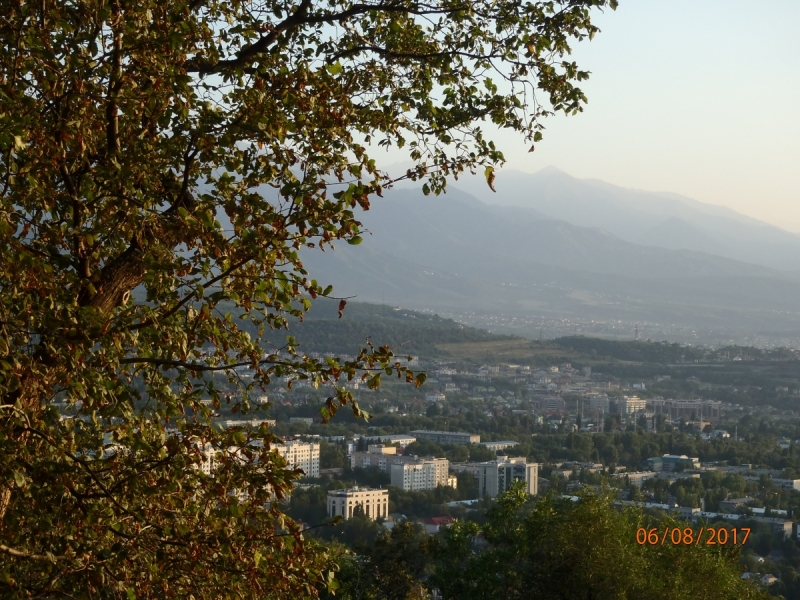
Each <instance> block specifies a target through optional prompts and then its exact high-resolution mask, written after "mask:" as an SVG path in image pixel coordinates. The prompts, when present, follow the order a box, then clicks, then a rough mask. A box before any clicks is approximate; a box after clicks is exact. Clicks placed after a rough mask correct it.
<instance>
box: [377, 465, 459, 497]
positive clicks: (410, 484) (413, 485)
mask: <svg viewBox="0 0 800 600" xmlns="http://www.w3.org/2000/svg"><path fill="white" fill-rule="evenodd" d="M447 471H448V460H447V459H446V458H420V459H417V460H411V461H407V462H403V463H394V464H392V465H391V470H390V474H391V478H392V485H393V486H395V487H399V488H403V489H404V490H406V491H407V492H416V491H418V490H433V489H436V486H439V485H442V486H445V485H447V484H448V472H447Z"/></svg>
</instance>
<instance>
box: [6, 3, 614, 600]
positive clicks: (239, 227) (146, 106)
mask: <svg viewBox="0 0 800 600" xmlns="http://www.w3.org/2000/svg"><path fill="white" fill-rule="evenodd" d="M615 4H616V2H615V0H569V1H567V0H562V1H554V2H535V3H527V2H522V1H521V0H492V1H489V0H478V1H472V0H470V1H465V0H432V1H431V2H427V3H419V2H416V1H409V0H374V1H373V0H368V1H366V2H359V3H350V2H349V1H344V0H330V1H327V2H321V1H317V0H299V1H291V0H225V1H222V0H162V1H158V2H156V1H155V0H137V1H136V2H131V1H128V0H66V1H64V2H38V3H30V2H11V1H10V0H2V1H0V14H2V15H3V16H2V20H0V42H2V43H0V115H2V116H0V186H1V187H0V189H1V190H2V191H1V192H0V236H2V243H0V537H2V544H1V545H0V589H2V591H3V595H4V596H6V597H9V596H10V597H29V596H31V595H33V596H39V597H47V596H53V597H56V596H70V595H71V596H73V597H82V598H97V597H133V596H142V597H150V596H156V595H158V596H160V597H164V598H177V597H180V598H185V597H190V596H193V597H195V598H216V597H220V596H240V597H254V596H258V597H263V596H264V595H266V596H268V597H275V598H278V597H301V596H314V595H316V594H317V590H318V588H319V587H320V586H322V587H325V586H327V585H328V584H329V583H330V581H331V578H330V568H329V561H328V559H327V558H326V555H325V553H324V552H323V551H321V550H320V549H319V548H318V547H317V546H315V545H314V544H313V543H311V542H308V541H306V540H305V539H304V538H303V537H302V536H301V534H300V531H299V529H298V528H297V527H296V526H295V525H294V524H293V523H292V522H291V520H290V519H286V518H285V516H284V515H283V514H282V513H281V511H280V509H279V504H278V503H276V502H273V500H274V499H275V498H276V497H277V498H279V499H280V498H282V497H284V496H285V495H286V494H287V492H288V491H289V490H290V489H291V487H292V485H293V482H294V481H295V480H296V479H297V477H299V475H300V473H299V472H298V471H296V470H294V469H291V468H289V466H287V465H286V464H285V462H284V461H283V460H282V459H281V458H280V456H279V455H278V454H277V453H276V452H275V451H274V449H273V444H274V443H275V441H276V440H275V438H274V437H273V436H272V435H271V433H270V431H269V429H268V427H266V426H260V427H253V428H249V429H242V428H233V429H227V430H221V429H219V428H216V427H215V426H214V425H213V421H212V413H213V411H215V410H216V411H219V410H221V409H222V408H223V407H227V408H228V409H230V411H231V412H233V413H237V412H240V413H246V412H250V411H251V410H253V409H254V405H253V400H254V399H255V396H258V395H260V394H261V393H262V392H261V390H262V389H263V388H264V387H265V386H266V385H268V384H269V383H270V382H271V381H272V380H274V379H276V378H285V379H286V380H288V381H289V384H290V385H291V382H292V381H296V380H307V381H310V382H311V383H313V384H314V385H315V386H327V387H326V389H328V390H330V392H329V397H328V399H327V401H326V402H325V405H324V406H323V407H322V408H321V413H322V417H323V420H324V421H327V420H328V419H329V418H330V417H331V416H332V415H333V414H334V413H335V412H336V411H337V409H339V408H341V407H343V406H345V405H349V406H350V407H351V408H352V410H353V411H354V413H355V414H356V416H360V415H361V414H362V413H361V411H360V409H359V407H358V405H357V404H356V403H355V402H353V398H352V395H351V394H350V393H349V392H348V391H347V390H346V389H345V387H344V386H343V385H341V383H340V382H341V381H342V380H343V379H348V380H350V379H355V378H361V379H363V380H364V381H366V382H368V385H369V387H371V388H375V387H377V386H378V385H379V384H380V377H381V374H382V373H383V372H384V371H385V374H386V375H391V374H393V373H394V374H396V375H398V376H400V377H401V378H406V379H407V380H408V381H410V382H413V383H416V384H417V385H419V384H421V383H422V382H423V380H424V377H423V376H422V375H415V374H414V373H412V372H410V371H407V370H406V369H405V368H403V367H401V366H400V365H399V364H396V363H395V361H394V357H393V354H392V353H391V351H390V350H389V349H388V348H384V347H381V348H375V347H372V346H371V345H367V346H366V347H365V348H364V349H363V350H362V351H361V352H360V353H359V355H358V357H357V358H356V359H354V360H352V361H348V362H338V361H334V360H330V361H329V360H324V361H321V360H315V359H313V358H311V357H309V356H307V355H306V354H304V353H302V352H300V351H299V350H298V348H297V347H296V345H295V344H294V342H293V340H292V339H291V338H288V339H287V343H286V344H285V345H284V346H283V347H280V348H276V347H273V346H269V345H268V344H266V342H262V338H263V337H264V334H265V332H267V331H269V330H271V329H281V328H286V327H288V325H289V323H290V321H291V320H292V319H293V318H302V316H303V314H304V312H305V311H306V310H308V308H309V307H310V304H311V301H312V300H313V299H315V298H318V297H319V296H326V297H332V290H331V288H330V286H328V287H324V286H323V284H321V283H318V282H317V281H316V280H315V279H313V278H312V277H311V276H310V274H309V273H307V272H306V270H305V269H304V267H303V264H302V261H301V260H300V257H299V250H300V249H301V248H309V247H310V248H316V249H323V248H326V247H327V248H331V247H332V246H333V244H334V243H335V242H339V241H346V242H348V243H350V244H357V243H359V242H360V240H361V238H360V235H359V234H360V233H361V229H360V223H359V221H358V220H357V218H356V213H355V211H356V209H358V208H359V207H360V208H361V209H364V210H366V209H368V208H369V205H370V198H371V197H373V196H374V195H380V194H381V192H382V190H383V189H384V188H385V187H387V186H389V185H391V184H392V183H393V182H392V181H391V180H390V179H389V178H388V176H387V175H386V174H385V173H384V172H382V171H381V170H380V168H379V166H378V165H377V164H376V163H375V161H374V160H373V159H372V158H371V157H370V156H369V154H368V151H367V150H368V145H369V144H371V143H377V144H378V145H379V146H391V145H397V146H406V147H407V148H409V150H410V157H411V159H412V160H413V161H414V166H413V167H412V168H411V169H410V170H409V171H408V173H407V174H406V175H405V176H404V178H407V179H412V180H415V181H419V182H420V184H421V185H422V189H423V191H424V192H425V193H430V192H434V193H439V192H441V191H442V190H443V189H444V186H445V179H446V177H447V176H448V175H458V174H459V173H462V172H464V171H465V170H468V169H475V168H483V169H484V173H485V175H486V179H487V183H488V184H489V185H490V186H491V185H492V183H493V179H494V167H495V166H496V165H497V164H500V163H502V160H503V156H502V153H501V152H500V151H499V150H498V149H497V148H496V147H495V146H494V144H492V143H491V141H489V140H487V139H486V138H485V137H484V134H483V131H482V129H481V127H480V122H481V121H483V120H489V121H491V122H492V123H494V124H495V125H496V126H498V127H503V128H510V129H512V130H515V131H517V132H519V134H520V135H521V136H522V137H523V138H525V139H527V140H529V141H530V142H531V143H534V142H538V140H539V139H541V136H542V133H541V130H542V128H543V126H542V123H541V120H542V118H543V117H545V116H547V115H550V114H552V113H554V112H556V111H564V112H566V113H575V112H578V111H580V110H581V108H582V105H583V103H584V102H585V100H586V99H585V96H584V94H583V93H582V92H581V90H580V88H579V87H577V85H578V82H580V81H581V80H583V79H585V78H586V77H587V76H588V74H587V73H586V72H585V71H582V70H581V69H579V67H578V66H577V65H576V64H575V63H574V62H572V61H570V60H568V59H567V58H566V55H567V54H568V52H569V50H570V47H569V45H570V43H572V41H573V40H576V39H582V38H585V37H591V36H593V35H594V34H595V33H596V32H597V28H596V27H595V26H594V25H593V24H592V22H591V17H592V15H591V10H592V9H593V8H602V7H605V6H611V7H614V6H615ZM492 77H494V78H495V79H496V80H497V81H495V80H493V79H492ZM535 92H537V93H535ZM542 95H543V96H544V98H542ZM339 300H340V303H339V310H340V311H342V310H344V309H345V305H346V302H345V300H344V299H339ZM241 370H248V371H250V374H251V375H252V379H251V378H244V377H242V376H241ZM203 465H205V466H209V465H213V467H214V470H213V473H208V472H206V471H208V469H206V470H204V469H201V468H200V467H201V466H203ZM265 557H269V558H268V559H266V558H265Z"/></svg>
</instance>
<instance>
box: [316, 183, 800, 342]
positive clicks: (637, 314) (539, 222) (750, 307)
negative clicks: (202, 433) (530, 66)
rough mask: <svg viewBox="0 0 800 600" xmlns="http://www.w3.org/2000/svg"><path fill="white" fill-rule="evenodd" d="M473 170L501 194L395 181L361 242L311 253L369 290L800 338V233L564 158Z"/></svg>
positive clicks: (512, 310) (319, 264)
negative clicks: (588, 170) (490, 171)
mask: <svg viewBox="0 0 800 600" xmlns="http://www.w3.org/2000/svg"><path fill="white" fill-rule="evenodd" d="M474 182H475V183H480V185H475V186H474V188H473V187H472V186H470V191H472V192H474V193H475V194H478V195H479V196H480V197H481V198H483V199H486V200H489V199H491V200H492V202H494V204H493V205H490V204H486V203H484V202H482V201H481V200H479V199H478V198H476V197H475V196H473V195H470V194H468V193H466V192H464V191H462V190H460V189H458V187H457V186H458V185H459V183H460V184H461V185H463V182H458V183H457V184H456V186H454V187H452V188H450V191H449V192H448V193H447V194H446V195H444V196H440V197H438V198H437V197H424V196H423V195H422V193H421V192H418V191H416V190H411V189H398V190H392V191H388V192H386V193H385V194H384V195H385V198H383V199H379V198H376V199H375V200H374V201H373V205H372V206H373V208H372V209H371V210H370V211H369V212H366V213H361V214H360V215H359V218H360V219H361V220H362V221H363V222H364V225H365V227H366V228H367V229H368V230H369V232H370V233H371V234H372V235H366V236H365V241H364V243H363V244H362V245H360V246H357V247H349V246H347V245H346V244H341V245H340V246H339V247H337V250H336V251H335V252H326V253H324V254H323V253H320V252H318V251H308V252H305V253H304V254H303V260H304V262H305V264H306V266H307V267H308V268H309V269H310V271H311V274H312V276H313V277H315V278H317V279H319V280H320V281H324V282H326V283H333V284H334V286H335V292H336V294H337V295H348V296H349V295H357V296H358V299H359V300H364V301H372V302H381V301H384V300H385V301H388V302H390V303H393V304H401V305H403V306H408V307H411V308H429V309H434V310H441V311H451V312H464V311H482V312H491V313H497V314H499V313H505V314H517V315H528V316H531V315H539V316H545V317H548V318H562V317H563V318H580V319H589V320H591V319H598V320H620V321H627V322H649V323H652V324H661V325H663V326H664V327H667V328H668V327H673V328H675V327H678V328H679V327H685V328H702V329H703V330H706V331H711V330H713V331H717V332H720V331H722V332H725V335H727V334H728V333H730V335H731V336H733V337H736V336H737V335H741V334H742V333H743V332H748V333H753V332H758V333H764V334H765V335H774V336H784V337H786V336H787V335H788V336H792V335H794V336H797V337H798V338H800V275H798V274H796V273H795V272H793V271H800V267H799V266H798V265H800V236H796V235H794V234H791V233H789V232H785V231H783V230H780V229H778V228H776V227H772V226H770V225H766V224H764V223H761V222H759V221H756V220H754V219H750V218H748V217H744V216H742V215H739V214H738V213H735V212H733V211H730V210H728V209H724V208H719V207H714V206H709V205H705V204H702V203H699V202H696V201H693V200H690V199H685V198H681V197H679V196H674V195H670V194H650V193H646V192H638V191H632V190H625V189H623V188H618V187H615V186H611V185H609V184H605V183H603V182H597V181H584V180H578V179H575V178H572V177H569V176H568V175H566V174H564V173H561V172H558V171H554V170H546V171H544V172H540V173H537V174H534V175H525V174H514V173H511V174H510V175H508V176H507V174H506V173H502V174H501V175H500V176H499V177H498V182H497V184H496V185H497V190H498V191H497V194H492V193H491V191H489V190H488V188H486V184H485V182H483V181H482V180H481V181H480V182H479V181H478V180H477V179H475V180H474ZM792 257H796V259H793V258H792ZM519 333H520V334H527V335H530V334H531V332H529V331H528V332H525V331H520V332H519Z"/></svg>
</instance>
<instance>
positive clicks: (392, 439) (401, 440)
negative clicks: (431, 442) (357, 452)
mask: <svg viewBox="0 0 800 600" xmlns="http://www.w3.org/2000/svg"><path fill="white" fill-rule="evenodd" d="M369 439H370V440H378V441H379V442H382V443H384V444H388V445H390V446H394V445H395V444H397V445H398V446H400V447H401V448H405V447H406V446H408V445H409V444H413V443H414V442H416V441H417V438H415V437H414V436H411V435H397V434H395V435H379V436H375V437H370V438H369Z"/></svg>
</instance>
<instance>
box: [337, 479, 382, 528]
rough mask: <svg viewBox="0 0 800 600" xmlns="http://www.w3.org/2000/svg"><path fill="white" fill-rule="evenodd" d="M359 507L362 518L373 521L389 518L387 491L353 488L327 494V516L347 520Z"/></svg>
mask: <svg viewBox="0 0 800 600" xmlns="http://www.w3.org/2000/svg"><path fill="white" fill-rule="evenodd" d="M358 506H360V507H361V509H362V510H363V511H364V516H366V517H367V518H368V519H371V520H373V521H375V520H376V519H379V518H384V519H385V518H386V517H388V516H389V491H388V490H376V489H372V488H361V487H357V486H356V487H353V488H350V489H347V490H331V491H329V492H328V516H329V517H337V516H341V517H342V518H343V519H349V518H351V517H352V516H353V511H355V510H356V507H358Z"/></svg>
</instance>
